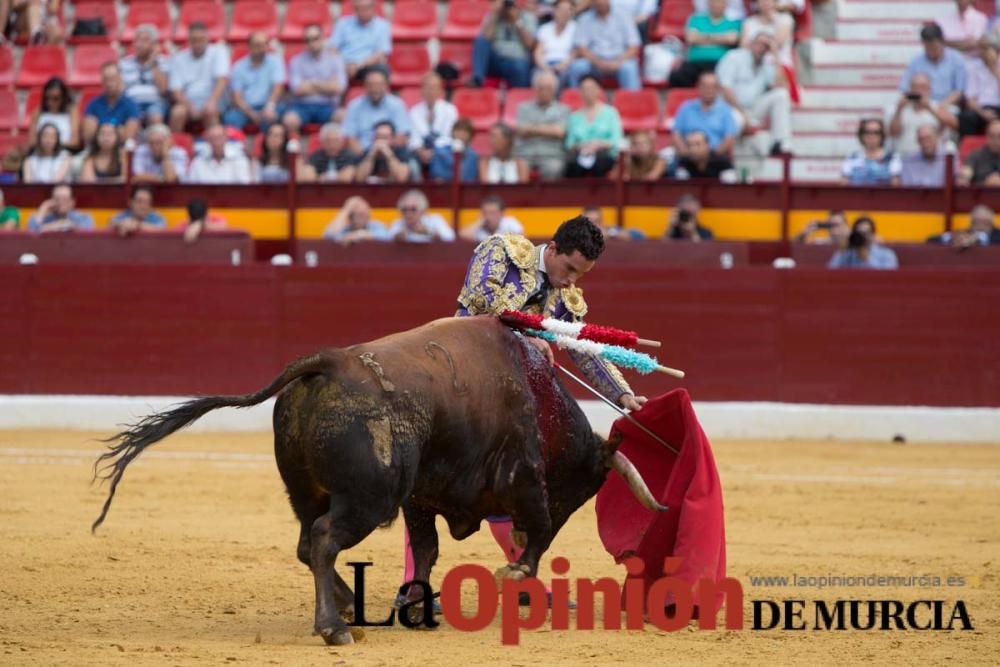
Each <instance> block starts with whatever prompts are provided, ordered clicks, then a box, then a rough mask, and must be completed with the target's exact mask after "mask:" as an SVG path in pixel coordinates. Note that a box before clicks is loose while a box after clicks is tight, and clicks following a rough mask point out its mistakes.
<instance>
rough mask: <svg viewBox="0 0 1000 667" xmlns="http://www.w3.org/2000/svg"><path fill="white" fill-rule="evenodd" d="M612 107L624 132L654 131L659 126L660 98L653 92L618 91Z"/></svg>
mask: <svg viewBox="0 0 1000 667" xmlns="http://www.w3.org/2000/svg"><path fill="white" fill-rule="evenodd" d="M614 105H615V108H616V109H618V114H619V115H620V116H621V119H622V129H623V130H625V131H626V132H633V131H635V130H655V129H656V128H657V126H659V124H660V97H659V96H658V95H657V94H656V91H655V90H619V91H617V92H615V98H614Z"/></svg>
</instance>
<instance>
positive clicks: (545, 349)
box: [525, 336, 556, 366]
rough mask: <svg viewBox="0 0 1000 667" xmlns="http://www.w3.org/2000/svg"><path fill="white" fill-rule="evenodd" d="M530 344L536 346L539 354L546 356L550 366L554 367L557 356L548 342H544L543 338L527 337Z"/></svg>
mask: <svg viewBox="0 0 1000 667" xmlns="http://www.w3.org/2000/svg"><path fill="white" fill-rule="evenodd" d="M525 338H526V339H527V340H528V342H529V343H531V344H532V345H534V346H535V347H536V348H537V349H538V351H539V352H541V353H542V354H544V355H545V358H546V359H547V360H548V362H549V365H550V366H554V365H555V363H556V358H555V355H553V354H552V347H550V346H549V343H548V341H544V340H542V339H541V338H535V337H533V336H525Z"/></svg>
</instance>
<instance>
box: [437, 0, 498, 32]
mask: <svg viewBox="0 0 1000 667" xmlns="http://www.w3.org/2000/svg"><path fill="white" fill-rule="evenodd" d="M491 7H492V5H491V3H489V2H482V0H456V1H455V2H450V3H448V12H447V13H446V14H445V17H444V27H443V28H442V29H441V39H459V40H468V41H472V40H473V39H475V38H476V35H478V34H479V27H480V25H482V23H483V17H484V16H486V14H487V12H489V11H490V9H491Z"/></svg>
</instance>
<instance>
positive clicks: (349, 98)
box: [344, 86, 365, 107]
mask: <svg viewBox="0 0 1000 667" xmlns="http://www.w3.org/2000/svg"><path fill="white" fill-rule="evenodd" d="M364 94H365V89H364V88H362V87H361V86H351V87H350V88H348V89H347V94H345V95H344V106H345V107H346V106H347V105H348V104H350V103H351V102H353V101H354V100H356V99H358V98H359V97H361V96H362V95H364Z"/></svg>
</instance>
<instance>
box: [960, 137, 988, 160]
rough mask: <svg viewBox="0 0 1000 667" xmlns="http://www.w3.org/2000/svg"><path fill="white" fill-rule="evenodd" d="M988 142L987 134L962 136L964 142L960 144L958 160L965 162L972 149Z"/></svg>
mask: <svg viewBox="0 0 1000 667" xmlns="http://www.w3.org/2000/svg"><path fill="white" fill-rule="evenodd" d="M985 144H986V135H983V134H978V135H969V136H965V137H962V142H961V143H960V144H959V145H958V161H959V162H960V163H962V164H965V160H966V158H968V157H969V154H970V153H972V151H974V150H976V149H979V148H982V147H983V146H984V145H985Z"/></svg>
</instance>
